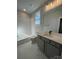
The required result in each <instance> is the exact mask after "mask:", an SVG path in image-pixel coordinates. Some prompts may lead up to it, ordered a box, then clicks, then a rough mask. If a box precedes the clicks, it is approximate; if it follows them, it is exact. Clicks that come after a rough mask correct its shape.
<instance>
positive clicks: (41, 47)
mask: <svg viewBox="0 0 79 59" xmlns="http://www.w3.org/2000/svg"><path fill="white" fill-rule="evenodd" d="M38 47H39V49H40V50H41V51H42V52H44V41H43V40H42V38H41V37H39V39H38Z"/></svg>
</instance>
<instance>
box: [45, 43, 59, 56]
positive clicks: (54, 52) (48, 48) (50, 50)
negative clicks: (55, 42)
mask: <svg viewBox="0 0 79 59" xmlns="http://www.w3.org/2000/svg"><path fill="white" fill-rule="evenodd" d="M45 54H46V55H47V56H48V57H53V56H58V55H59V49H58V48H56V47H54V46H52V45H50V44H46V45H45Z"/></svg>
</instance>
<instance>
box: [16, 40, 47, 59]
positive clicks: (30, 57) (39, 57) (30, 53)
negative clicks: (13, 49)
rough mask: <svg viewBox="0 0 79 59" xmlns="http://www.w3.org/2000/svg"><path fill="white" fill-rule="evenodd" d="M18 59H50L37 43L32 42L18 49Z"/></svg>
mask: <svg viewBox="0 0 79 59" xmlns="http://www.w3.org/2000/svg"><path fill="white" fill-rule="evenodd" d="M17 59H48V58H47V57H46V56H45V55H44V54H43V53H42V52H41V51H40V50H39V48H38V46H37V44H36V43H32V41H31V40H30V41H29V42H27V43H24V44H22V45H19V46H18V47H17Z"/></svg>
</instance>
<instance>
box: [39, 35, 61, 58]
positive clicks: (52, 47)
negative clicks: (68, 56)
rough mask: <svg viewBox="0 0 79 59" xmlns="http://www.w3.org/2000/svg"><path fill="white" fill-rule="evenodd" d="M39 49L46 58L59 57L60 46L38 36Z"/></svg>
mask: <svg viewBox="0 0 79 59" xmlns="http://www.w3.org/2000/svg"><path fill="white" fill-rule="evenodd" d="M38 38H39V39H38V46H39V49H40V50H41V51H42V52H43V53H45V55H46V56H47V57H53V56H61V49H62V45H61V44H59V43H56V42H54V41H51V40H49V39H47V38H45V37H42V36H40V35H39V36H38Z"/></svg>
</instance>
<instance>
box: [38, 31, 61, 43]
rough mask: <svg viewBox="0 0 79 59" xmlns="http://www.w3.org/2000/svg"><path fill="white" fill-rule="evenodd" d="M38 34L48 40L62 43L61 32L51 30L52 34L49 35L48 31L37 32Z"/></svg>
mask: <svg viewBox="0 0 79 59" xmlns="http://www.w3.org/2000/svg"><path fill="white" fill-rule="evenodd" d="M38 35H40V36H43V37H46V38H48V39H49V40H53V41H55V42H57V43H60V44H62V34H59V33H54V32H52V34H51V35H49V33H48V32H45V33H39V34H38Z"/></svg>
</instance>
